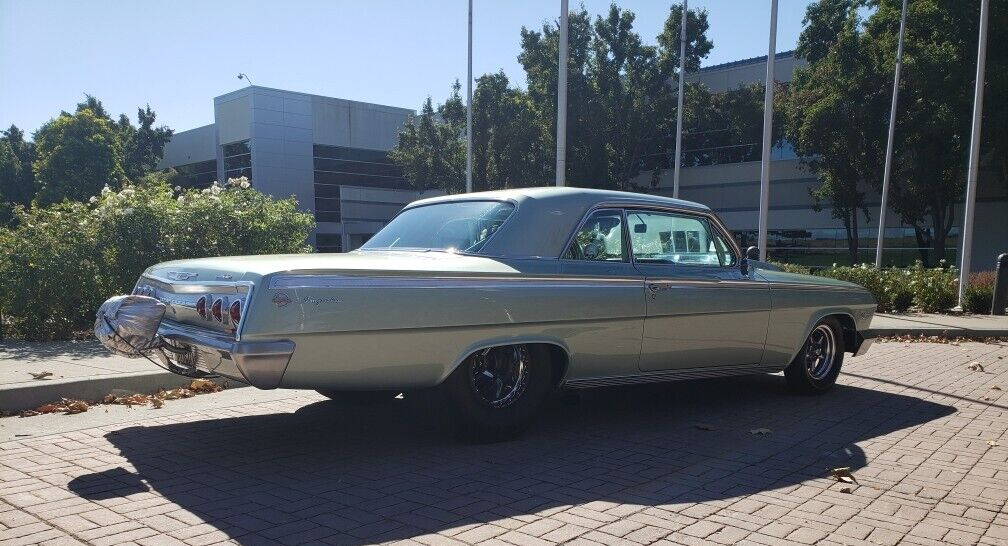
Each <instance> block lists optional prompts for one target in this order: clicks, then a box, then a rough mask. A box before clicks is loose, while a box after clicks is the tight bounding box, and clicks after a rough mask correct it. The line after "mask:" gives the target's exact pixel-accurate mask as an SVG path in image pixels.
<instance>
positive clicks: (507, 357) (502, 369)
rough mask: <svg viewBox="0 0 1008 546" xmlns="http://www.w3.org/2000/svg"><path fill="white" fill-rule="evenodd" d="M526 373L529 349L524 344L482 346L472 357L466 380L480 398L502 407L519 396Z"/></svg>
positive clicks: (525, 384)
mask: <svg viewBox="0 0 1008 546" xmlns="http://www.w3.org/2000/svg"><path fill="white" fill-rule="evenodd" d="M528 373H529V353H528V349H527V348H526V347H525V346H524V345H509V346H506V347H495V348H490V349H484V350H483V351H481V352H479V353H478V354H477V355H476V357H475V358H473V361H472V366H471V368H470V370H469V384H470V386H471V387H472V389H473V392H474V393H475V394H476V397H477V398H478V399H479V400H480V401H481V402H483V403H485V404H487V405H489V406H491V407H493V408H504V407H507V406H510V405H511V404H513V403H515V402H516V401H517V400H518V399H519V398H521V395H522V393H523V392H524V391H525V387H526V386H527V385H528Z"/></svg>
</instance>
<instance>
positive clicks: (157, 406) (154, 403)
mask: <svg viewBox="0 0 1008 546" xmlns="http://www.w3.org/2000/svg"><path fill="white" fill-rule="evenodd" d="M151 406H153V407H154V409H161V408H163V407H164V400H161V399H160V398H154V399H152V400H151Z"/></svg>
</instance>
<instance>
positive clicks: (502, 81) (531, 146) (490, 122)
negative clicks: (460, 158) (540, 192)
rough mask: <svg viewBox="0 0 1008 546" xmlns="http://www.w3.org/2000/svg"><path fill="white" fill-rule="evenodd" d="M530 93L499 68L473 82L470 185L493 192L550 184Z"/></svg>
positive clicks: (543, 148)
mask: <svg viewBox="0 0 1008 546" xmlns="http://www.w3.org/2000/svg"><path fill="white" fill-rule="evenodd" d="M536 121H537V120H536V118H535V112H534V111H533V109H532V104H531V101H530V100H529V98H528V94H527V93H525V92H524V91H523V90H521V89H518V88H515V87H512V86H511V85H510V82H509V81H508V78H507V76H505V75H504V73H503V72H498V73H496V74H486V75H484V76H482V77H480V78H479V79H478V80H476V89H475V91H474V92H473V187H474V188H475V189H476V190H493V189H501V188H515V187H523V186H542V185H545V184H548V183H549V181H550V177H551V174H552V173H551V172H550V170H548V169H546V168H545V162H544V161H542V158H544V157H546V156H547V155H548V151H547V150H546V147H547V144H546V143H545V142H543V141H542V139H541V138H540V137H541V133H540V132H539V131H537V130H536Z"/></svg>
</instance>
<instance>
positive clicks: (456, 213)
mask: <svg viewBox="0 0 1008 546" xmlns="http://www.w3.org/2000/svg"><path fill="white" fill-rule="evenodd" d="M514 208H515V207H514V205H513V204H511V203H507V202H501V201H455V202H447V203H437V204H434V205H424V206H420V207H414V208H411V209H407V210H404V211H403V212H402V213H400V214H399V215H398V216H396V217H395V218H393V219H392V221H391V222H389V224H388V225H387V226H385V227H384V228H382V230H381V231H379V232H378V233H376V234H375V235H374V237H371V239H370V240H369V241H368V242H367V243H365V244H364V246H362V247H361V249H363V250H387V249H392V248H397V249H425V250H454V251H459V252H479V251H480V249H481V248H483V245H484V244H486V242H487V241H488V240H489V239H490V237H491V236H492V235H493V234H494V233H495V232H496V231H497V229H498V228H500V226H501V224H503V223H504V221H505V220H507V219H508V217H509V216H511V213H512V212H514Z"/></svg>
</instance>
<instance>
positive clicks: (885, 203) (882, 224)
mask: <svg viewBox="0 0 1008 546" xmlns="http://www.w3.org/2000/svg"><path fill="white" fill-rule="evenodd" d="M906 14H907V0H903V11H902V12H900V28H899V41H898V42H897V45H896V72H895V74H894V75H893V86H892V107H890V109H889V137H888V139H887V140H886V155H885V169H884V170H883V171H882V209H881V210H879V226H878V244H877V245H876V246H875V267H876V268H878V269H882V241H883V239H884V238H885V228H886V209H887V208H888V207H889V176H890V173H891V172H892V156H893V138H894V136H895V133H896V102H897V101H898V100H899V84H900V69H901V68H902V67H903V34H904V32H905V29H906Z"/></svg>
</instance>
